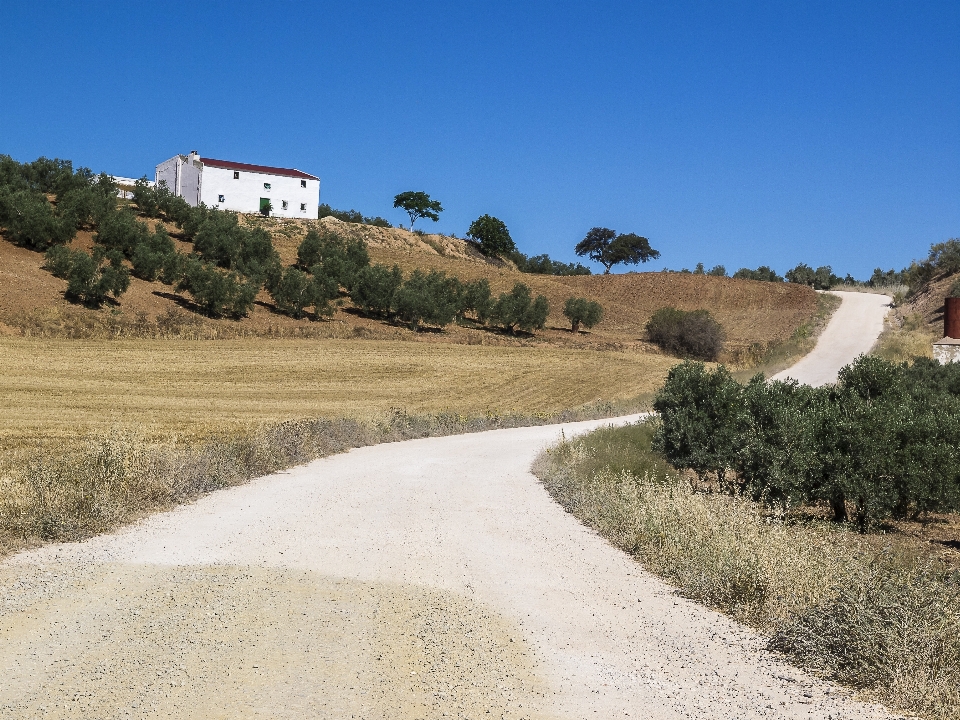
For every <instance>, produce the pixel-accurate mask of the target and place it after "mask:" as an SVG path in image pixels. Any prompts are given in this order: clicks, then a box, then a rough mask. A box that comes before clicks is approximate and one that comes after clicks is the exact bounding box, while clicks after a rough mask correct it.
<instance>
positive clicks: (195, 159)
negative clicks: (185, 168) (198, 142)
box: [187, 150, 200, 163]
mask: <svg viewBox="0 0 960 720" xmlns="http://www.w3.org/2000/svg"><path fill="white" fill-rule="evenodd" d="M187 160H189V161H190V162H194V163H195V162H200V153H198V152H197V151H196V150H191V151H190V157H188V158H187Z"/></svg>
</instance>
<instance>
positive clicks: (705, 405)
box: [653, 361, 745, 490]
mask: <svg viewBox="0 0 960 720" xmlns="http://www.w3.org/2000/svg"><path fill="white" fill-rule="evenodd" d="M742 394H743V389H742V388H741V386H740V385H739V384H738V383H737V381H736V380H734V379H733V376H732V375H731V374H730V372H729V371H728V370H727V369H726V368H725V367H723V366H720V367H718V368H716V370H714V371H712V372H711V371H709V370H707V369H706V368H705V367H704V366H703V364H701V363H696V362H689V361H688V362H684V363H681V364H679V365H675V366H674V367H672V368H671V369H670V372H668V373H667V380H666V382H665V383H664V385H663V387H662V388H661V389H660V391H659V392H658V393H657V396H656V399H655V400H654V403H653V408H654V410H656V411H657V413H659V415H660V425H659V426H658V429H657V435H656V439H655V441H654V449H655V450H656V451H657V452H659V453H662V454H663V455H664V456H665V457H666V458H667V459H668V460H669V461H670V462H671V463H672V464H673V466H674V467H676V468H679V469H682V470H686V469H689V470H693V471H694V472H696V473H697V475H698V476H699V477H700V478H701V480H702V479H703V478H704V477H705V476H706V475H707V474H708V473H714V474H715V475H716V476H717V479H718V481H719V483H720V485H721V487H723V488H724V489H727V490H732V489H733V487H734V486H732V485H730V484H729V483H728V482H727V473H728V470H729V469H730V468H731V467H732V466H733V464H734V460H735V457H736V453H737V450H739V439H740V437H741V436H742V435H743V425H744V422H745V416H744V412H743V400H742Z"/></svg>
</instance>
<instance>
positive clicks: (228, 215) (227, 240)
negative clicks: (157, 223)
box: [193, 209, 280, 285]
mask: <svg viewBox="0 0 960 720" xmlns="http://www.w3.org/2000/svg"><path fill="white" fill-rule="evenodd" d="M200 215H202V217H203V219H202V221H201V223H200V225H199V227H198V228H197V231H196V235H195V237H194V239H193V247H194V250H195V251H196V252H197V253H198V254H199V255H200V257H201V258H202V259H203V260H204V261H206V262H208V263H213V264H214V265H217V266H219V267H221V268H224V269H225V270H233V271H234V272H236V273H238V274H240V275H244V276H246V277H247V278H249V279H250V280H251V281H253V282H254V284H257V285H260V284H263V283H264V282H265V281H266V280H267V278H268V277H269V276H274V277H275V276H276V274H277V272H278V271H279V269H280V256H279V254H278V253H277V251H276V249H275V248H274V247H273V240H272V239H271V238H270V234H269V233H268V232H267V231H266V230H264V229H263V228H261V227H257V228H253V229H249V228H245V227H241V226H240V224H239V221H238V219H237V215H236V213H232V212H225V211H221V210H208V209H203V210H201V212H200Z"/></svg>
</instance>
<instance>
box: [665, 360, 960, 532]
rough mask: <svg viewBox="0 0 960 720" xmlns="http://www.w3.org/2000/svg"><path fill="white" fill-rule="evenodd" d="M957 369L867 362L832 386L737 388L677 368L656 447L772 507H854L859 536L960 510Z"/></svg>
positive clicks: (841, 514) (844, 516)
mask: <svg viewBox="0 0 960 720" xmlns="http://www.w3.org/2000/svg"><path fill="white" fill-rule="evenodd" d="M958 389H960V370H955V369H953V368H949V369H941V368H939V367H938V366H937V365H935V364H934V363H933V362H932V361H928V362H926V363H921V365H920V367H919V369H917V370H913V369H912V368H909V367H908V366H907V365H906V364H903V365H892V364H890V363H887V362H886V361H884V360H881V359H880V358H876V357H861V358H859V359H858V360H857V361H856V362H854V363H852V364H851V365H848V366H847V367H845V368H844V369H843V370H841V372H840V376H839V379H838V382H837V384H836V385H835V386H832V387H822V388H810V387H807V386H801V385H798V384H797V383H795V382H774V383H767V382H764V380H763V378H762V376H758V377H756V378H754V379H753V380H752V381H751V382H750V383H749V384H748V385H747V386H746V387H741V386H740V385H738V384H737V383H736V382H735V381H733V379H732V378H731V377H730V374H729V373H728V372H727V371H726V370H725V369H724V368H723V367H720V368H717V369H716V370H714V371H712V372H711V371H708V370H706V368H705V367H704V366H703V365H701V364H700V363H691V362H687V363H683V364H681V365H678V366H676V367H675V368H673V369H671V371H670V373H669V374H668V376H667V382H666V383H665V385H664V387H663V389H662V390H661V391H660V393H659V394H658V395H657V399H656V401H655V402H654V408H655V409H656V410H657V411H658V412H659V413H660V420H661V426H660V430H659V432H658V436H657V442H656V447H657V449H658V450H659V451H660V452H662V453H663V454H664V455H665V456H666V457H667V458H668V459H669V460H670V461H671V462H672V463H673V464H674V465H675V466H676V467H678V468H690V469H693V470H695V471H696V472H697V473H698V474H699V475H700V476H701V478H704V477H705V476H706V475H707V474H714V475H715V476H716V477H717V480H718V481H719V483H720V485H721V486H722V487H723V488H724V489H726V490H728V491H729V492H731V493H739V494H748V495H750V496H751V497H752V498H753V499H755V500H762V501H763V502H765V503H767V504H771V505H778V506H784V507H785V506H790V505H795V504H797V503H800V502H804V503H815V504H822V505H825V506H827V507H829V508H830V509H831V511H832V513H833V516H834V519H835V520H837V521H846V520H848V519H849V515H850V513H851V512H852V515H853V518H854V519H855V520H856V522H857V525H858V526H859V528H860V530H861V531H865V530H866V529H867V528H868V527H869V526H870V525H871V524H874V523H876V522H878V521H881V520H884V519H886V518H890V517H893V518H905V517H908V516H913V517H915V518H917V517H920V516H922V515H924V514H925V513H930V512H945V511H950V510H954V509H957V508H960V396H958V394H957V392H956V391H957V390H958Z"/></svg>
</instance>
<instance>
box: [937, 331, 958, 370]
mask: <svg viewBox="0 0 960 720" xmlns="http://www.w3.org/2000/svg"><path fill="white" fill-rule="evenodd" d="M933 359H934V360H937V361H939V362H940V364H941V365H946V364H947V363H952V362H960V340H958V339H956V338H951V337H945V338H943V339H942V340H938V341H937V342H935V343H934V344H933Z"/></svg>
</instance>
